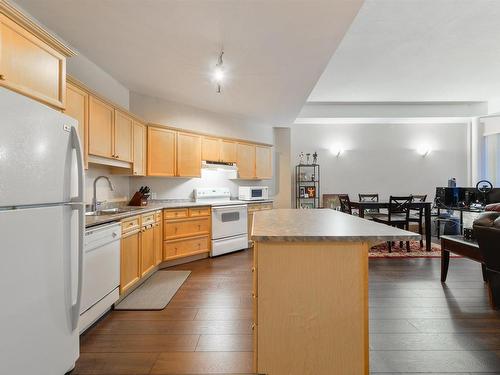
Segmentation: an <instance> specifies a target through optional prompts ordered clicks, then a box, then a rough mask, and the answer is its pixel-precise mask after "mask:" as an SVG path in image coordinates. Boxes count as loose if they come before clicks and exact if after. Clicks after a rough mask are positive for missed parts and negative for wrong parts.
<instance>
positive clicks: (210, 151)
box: [201, 137, 221, 161]
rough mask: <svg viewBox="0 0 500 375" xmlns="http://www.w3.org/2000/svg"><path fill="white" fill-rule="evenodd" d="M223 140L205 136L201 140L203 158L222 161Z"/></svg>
mask: <svg viewBox="0 0 500 375" xmlns="http://www.w3.org/2000/svg"><path fill="white" fill-rule="evenodd" d="M220 148H221V142H220V139H219V138H213V137H203V138H202V140H201V159H202V160H207V161H220Z"/></svg>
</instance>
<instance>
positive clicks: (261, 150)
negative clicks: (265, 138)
mask: <svg viewBox="0 0 500 375" xmlns="http://www.w3.org/2000/svg"><path fill="white" fill-rule="evenodd" d="M255 177H256V178H262V179H271V178H273V165H272V148H271V147H268V146H259V145H256V146H255Z"/></svg>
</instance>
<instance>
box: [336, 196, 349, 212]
mask: <svg viewBox="0 0 500 375" xmlns="http://www.w3.org/2000/svg"><path fill="white" fill-rule="evenodd" d="M338 196H339V201H340V211H342V212H344V213H346V214H349V215H352V207H351V200H350V199H349V194H339V195H338Z"/></svg>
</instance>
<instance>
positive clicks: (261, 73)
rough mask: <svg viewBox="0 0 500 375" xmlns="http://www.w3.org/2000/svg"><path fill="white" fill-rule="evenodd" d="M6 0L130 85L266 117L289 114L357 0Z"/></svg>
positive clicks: (288, 117)
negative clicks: (222, 70)
mask: <svg viewBox="0 0 500 375" xmlns="http://www.w3.org/2000/svg"><path fill="white" fill-rule="evenodd" d="M15 1H16V3H18V4H19V5H20V6H21V7H23V8H24V9H26V10H27V11H28V12H29V13H31V14H32V15H33V16H34V17H35V18H37V19H38V20H39V21H40V22H42V23H43V24H45V25H46V26H47V27H49V28H50V29H52V30H53V31H54V32H56V33H57V34H58V35H60V36H61V37H62V38H64V39H65V40H66V41H68V42H69V43H70V44H71V45H72V46H73V47H75V48H76V49H78V50H79V51H80V52H81V53H83V54H84V55H85V56H86V57H88V58H89V59H90V60H92V61H94V62H95V63H96V64H97V65H99V66H100V67H102V68H103V69H104V70H106V71H107V72H108V73H110V74H111V75H112V76H113V77H115V78H116V79H117V80H118V81H120V82H121V83H122V84H124V85H125V86H126V87H128V88H129V89H130V90H132V91H136V92H139V93H141V94H146V95H150V96H156V97H160V98H165V99H168V100H173V101H178V102H182V103H186V104H190V105H194V106H197V107H201V108H205V109H208V110H211V111H215V112H227V113H233V114H239V115H243V116H248V117H253V118H256V119H259V120H261V121H263V122H265V123H274V124H280V123H290V122H292V121H293V120H294V119H295V117H296V115H297V114H298V112H299V111H300V109H301V107H302V105H303V104H304V103H305V101H306V99H307V97H308V95H309V94H310V92H311V90H312V88H313V87H314V85H315V83H316V82H317V80H318V78H319V76H320V75H321V73H322V72H323V70H324V68H325V66H326V65H327V63H328V61H329V59H330V57H331V55H332V53H333V52H334V51H335V49H336V48H337V46H338V44H339V43H340V41H341V40H342V37H343V36H344V34H345V32H346V30H347V29H348V27H349V26H350V24H351V22H352V20H353V18H354V17H355V15H356V13H357V11H358V10H359V7H360V6H361V4H362V2H363V0H212V1H206V0H191V1H175V0H142V1H137V0H44V1H40V0H15ZM222 45H223V46H224V52H225V54H224V60H225V66H226V69H227V71H228V76H229V77H228V80H227V83H226V84H224V87H223V94H222V95H218V94H216V93H215V85H214V83H213V82H211V76H210V73H211V72H212V69H213V67H214V65H215V63H216V58H217V55H218V53H219V51H220V48H221V46H222Z"/></svg>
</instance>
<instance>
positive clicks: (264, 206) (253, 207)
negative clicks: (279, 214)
mask: <svg viewBox="0 0 500 375" xmlns="http://www.w3.org/2000/svg"><path fill="white" fill-rule="evenodd" d="M272 209H273V202H265V203H249V204H248V238H250V235H251V234H252V223H253V214H254V212H256V211H262V210H272ZM250 242H252V241H250ZM252 244H253V242H252Z"/></svg>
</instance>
